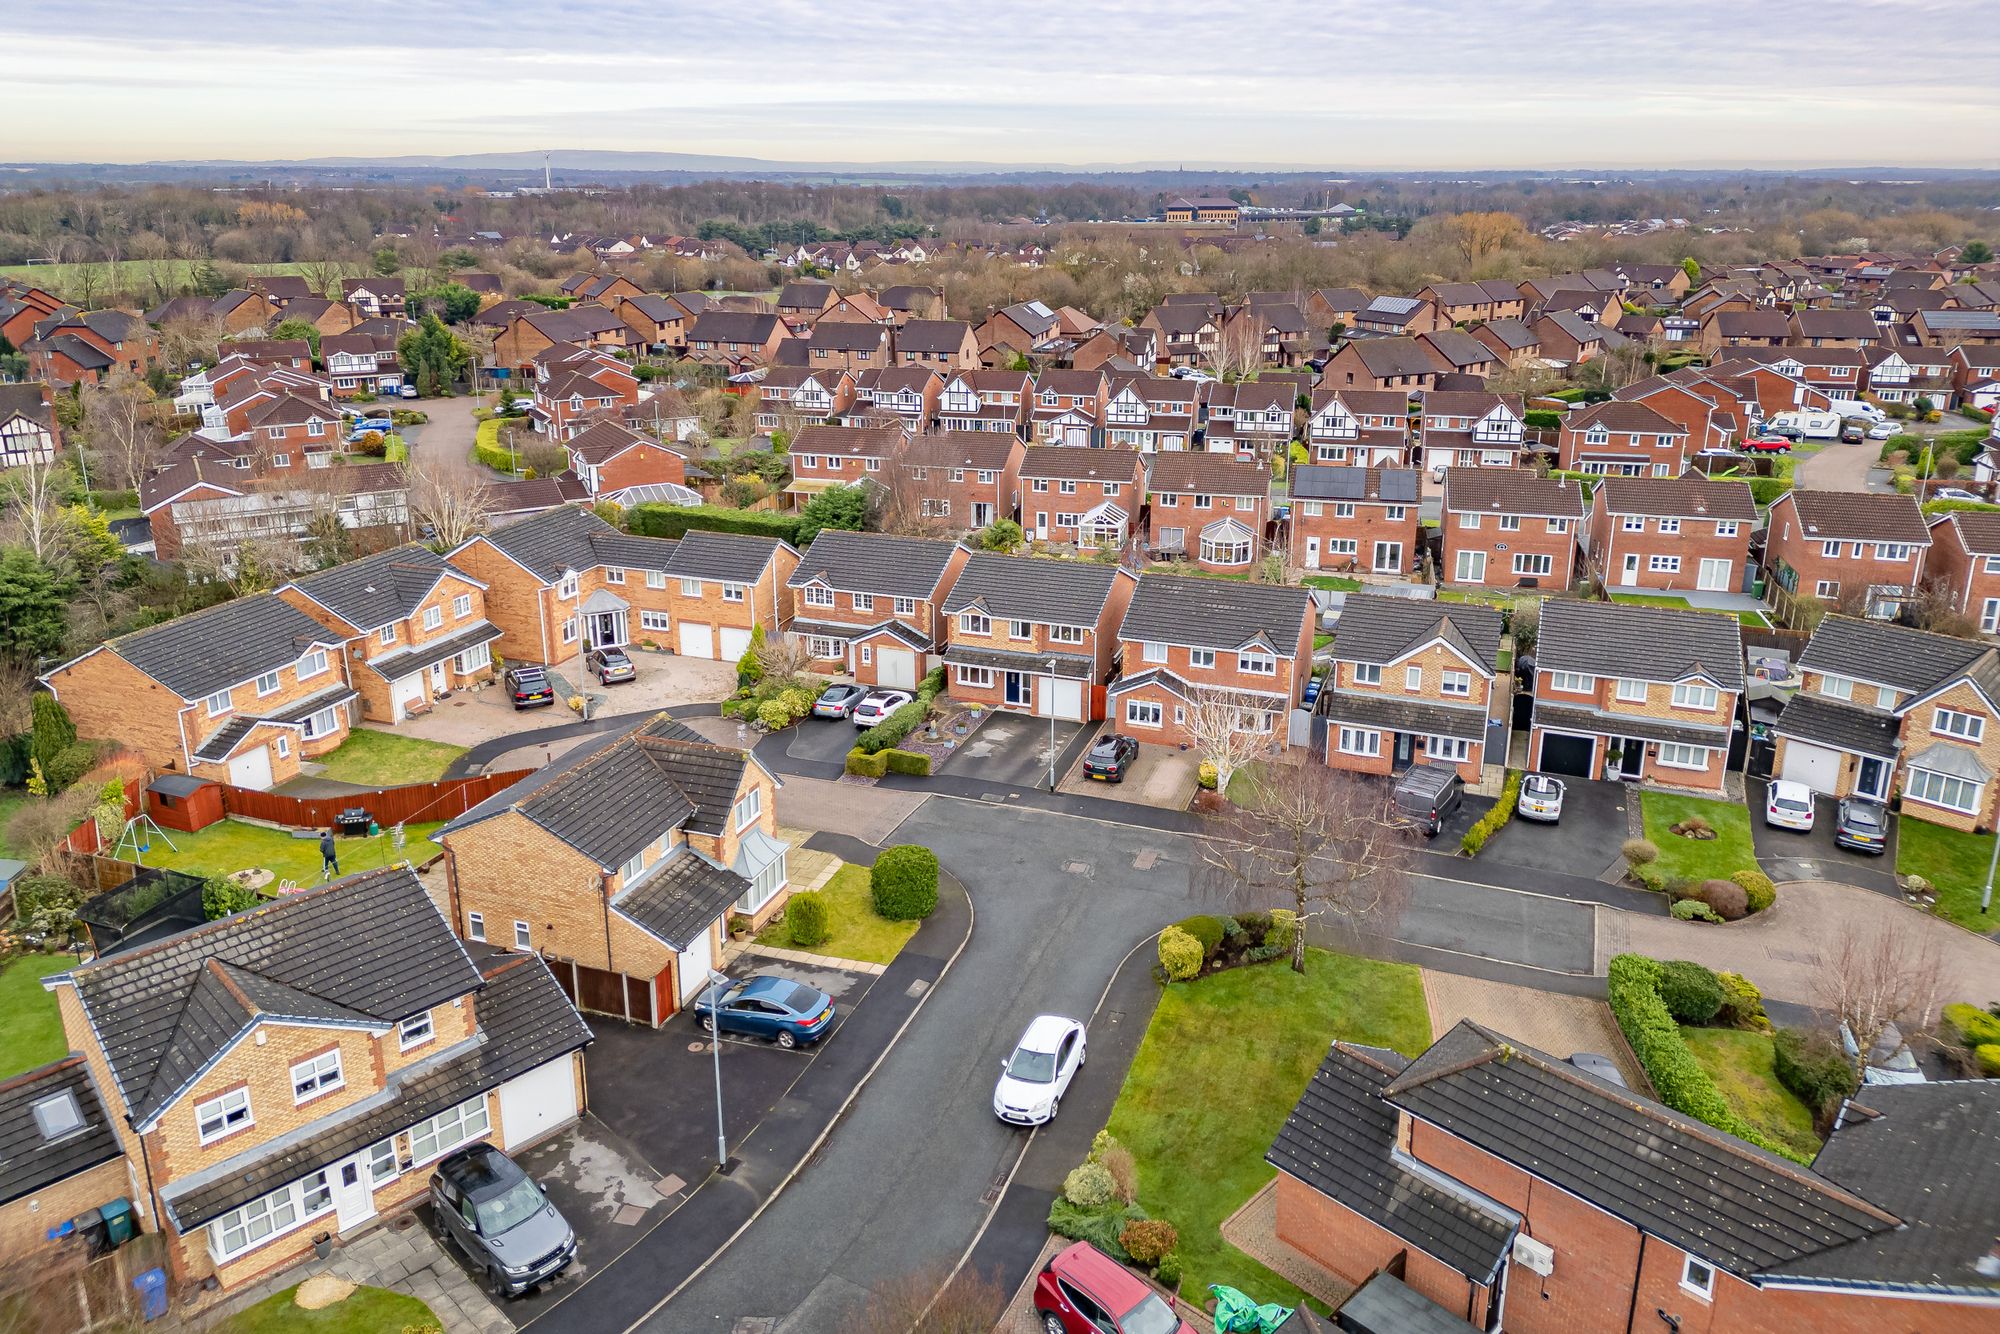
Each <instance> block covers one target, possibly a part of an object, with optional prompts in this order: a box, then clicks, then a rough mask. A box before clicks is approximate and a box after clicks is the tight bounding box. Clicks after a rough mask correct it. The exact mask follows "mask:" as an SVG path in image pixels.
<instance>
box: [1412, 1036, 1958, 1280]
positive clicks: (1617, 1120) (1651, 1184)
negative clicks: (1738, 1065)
mask: <svg viewBox="0 0 2000 1334" xmlns="http://www.w3.org/2000/svg"><path fill="white" fill-rule="evenodd" d="M1382 1098H1383V1100H1384V1101H1386V1102H1387V1103H1389V1104H1390V1105H1391V1106H1394V1107H1399V1108H1401V1109H1402V1110H1404V1111H1406V1112H1408V1113H1410V1114H1411V1115H1413V1116H1416V1117H1418V1118H1420V1119H1421V1120H1424V1121H1427V1122H1429V1123H1430V1124H1432V1125H1434V1126H1437V1127H1438V1128H1439V1129H1441V1130H1444V1131H1446V1132H1447V1133H1449V1134H1452V1135H1455V1136H1457V1137H1458V1138H1460V1139H1462V1140H1465V1141H1466V1142H1467V1143H1469V1144H1471V1145H1473V1146H1474V1147H1476V1148H1479V1149H1481V1150H1484V1151H1485V1152H1486V1153H1489V1154H1491V1155H1493V1156H1494V1157H1496V1158H1498V1159H1500V1160H1501V1161H1502V1162H1504V1163H1509V1164H1511V1165H1513V1166H1515V1167H1518V1168H1520V1169H1521V1170H1522V1171H1524V1172H1527V1173H1529V1174H1531V1175H1532V1176H1535V1177H1538V1178H1540V1179H1541V1180H1543V1181H1547V1182H1549V1183H1551V1184H1553V1185H1555V1186H1557V1187H1559V1188H1561V1189H1563V1190H1565V1191H1568V1192H1569V1193H1570V1194H1572V1195H1574V1196H1576V1197H1577V1198H1578V1199H1581V1200H1583V1201H1585V1202H1586V1203H1589V1204H1591V1205H1594V1206H1596V1207H1597V1208H1599V1209H1602V1210H1604V1211H1605V1212H1606V1213H1608V1214H1611V1215H1612V1216H1613V1217H1615V1218H1620V1219H1623V1220H1625V1221H1626V1222H1628V1223H1630V1224H1632V1225H1633V1226H1634V1227H1637V1228H1639V1229H1640V1230H1642V1231H1644V1232H1647V1233H1650V1234H1651V1235H1653V1236H1656V1237H1659V1238H1660V1239H1661V1240H1663V1241H1666V1242H1667V1243H1669V1244H1670V1245H1674V1246H1678V1247H1680V1248H1681V1249H1682V1250H1685V1251H1687V1252H1689V1253H1690V1254H1693V1255H1697V1256H1700V1257H1701V1258H1703V1259H1705V1260H1709V1261H1712V1262H1714V1263H1715V1264H1716V1265H1718V1266H1720V1267H1721V1268H1723V1269H1726V1270H1728V1271H1729V1272H1730V1273H1733V1274H1737V1275H1750V1274H1757V1273H1761V1272H1763V1271H1765V1270H1767V1269H1769V1268H1771V1267H1772V1266H1773V1265H1778V1264H1782V1263H1784V1262H1786V1261H1789V1260H1795V1259H1797V1258H1799V1257H1801V1256H1806V1255H1813V1254H1816V1253H1818V1252H1821V1251H1825V1250H1829V1249H1831V1248H1833V1247H1835V1246H1840V1245H1843V1244H1845V1243H1847V1242H1851V1241H1854V1240H1856V1239H1858V1238H1861V1237H1865V1236H1869V1235H1871V1234H1874V1233H1879V1232H1883V1231H1886V1230H1888V1229H1890V1228H1893V1227H1894V1226H1895V1225H1896V1220H1895V1219H1894V1218H1893V1217H1890V1216H1888V1215H1887V1214H1885V1213H1884V1212H1883V1211H1882V1210H1880V1209H1877V1208H1875V1207H1873V1206H1871V1205H1869V1204H1868V1203H1867V1202H1865V1201H1863V1200H1861V1199H1859V1198H1857V1197H1855V1196H1853V1195H1852V1194H1850V1193H1849V1192H1848V1191H1846V1190H1844V1189H1842V1188H1841V1187H1839V1186H1837V1185H1835V1184H1834V1183H1833V1182H1831V1181H1828V1180H1826V1179H1825V1178H1824V1177H1820V1176H1816V1175H1814V1174H1813V1173H1811V1172H1809V1171H1807V1170H1806V1169H1804V1168H1802V1167H1799V1166H1797V1165H1796V1164H1793V1163H1789V1162H1787V1161H1785V1160H1784V1159H1783V1158H1780V1157H1778V1156H1777V1155H1776V1154H1773V1153H1766V1152H1765V1151H1764V1150H1762V1149H1757V1148H1753V1147H1752V1146H1750V1145H1748V1144H1746V1143H1744V1142H1743V1141H1741V1140H1738V1139H1736V1138H1734V1137H1733V1136H1730V1135H1726V1134H1723V1133H1721V1132H1720V1131H1717V1130H1714V1129H1712V1128H1710V1127H1709V1126H1706V1125H1703V1124H1702V1123H1700V1122H1699V1121H1696V1120H1694V1119H1693V1118H1692V1117H1688V1116H1683V1115H1681V1114H1680V1113H1679V1112H1675V1111H1672V1110H1670V1109H1668V1108H1666V1107H1663V1106H1661V1105H1660V1104H1658V1103H1656V1102H1653V1101H1652V1100H1650V1099H1647V1098H1642V1097H1640V1096H1638V1095H1637V1094H1633V1093H1630V1092H1627V1091H1626V1090H1623V1089H1616V1088H1613V1087H1612V1086H1611V1085H1609V1084H1606V1083H1603V1082H1601V1081H1599V1080H1595V1079H1591V1078H1589V1077H1588V1076H1585V1075H1583V1074H1580V1073H1578V1072H1577V1071H1575V1070H1574V1069H1572V1068H1570V1067H1569V1066H1568V1065H1567V1063H1566V1062H1563V1061H1560V1060H1557V1059H1556V1058H1554V1057H1552V1056H1547V1055H1544V1054H1543V1053H1541V1052H1538V1051H1535V1050H1534V1049H1533V1048H1530V1047H1526V1046H1523V1045H1521V1044H1520V1043H1517V1042H1513V1041H1510V1040H1509V1039H1507V1038H1505V1037H1502V1036H1500V1035H1499V1034H1497V1033H1493V1032H1491V1031H1489V1030H1487V1029H1485V1028H1481V1027H1480V1026H1479V1025H1477V1024H1474V1023H1472V1022H1471V1021H1469V1020H1467V1021H1461V1022H1460V1023H1459V1024H1458V1025H1457V1027H1455V1028H1453V1029H1452V1030H1451V1031H1450V1032H1449V1033H1447V1034H1445V1035H1444V1036H1443V1037H1441V1038H1439V1039H1438V1040H1437V1041H1436V1042H1434V1043H1432V1044H1431V1047H1430V1050H1428V1051H1426V1052H1425V1053H1424V1054H1423V1055H1422V1056H1419V1057H1418V1058H1417V1059H1416V1060H1414V1061H1412V1062H1410V1064H1409V1065H1408V1066H1407V1067H1405V1068H1404V1070H1403V1071H1402V1073H1401V1074H1399V1075H1398V1076H1396V1077H1395V1078H1394V1079H1392V1080H1391V1081H1390V1082H1389V1083H1388V1084H1387V1085H1386V1086H1385V1087H1384V1089H1383V1091H1382ZM1990 1240H1991V1239H1990V1237H1989V1239H1988V1241H1989V1244H1990Z"/></svg>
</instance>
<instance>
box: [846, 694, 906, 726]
mask: <svg viewBox="0 0 2000 1334" xmlns="http://www.w3.org/2000/svg"><path fill="white" fill-rule="evenodd" d="M915 698H916V696H915V695H912V694H911V693H910V692H909V691H907V690H875V691H870V692H869V693H868V695H867V696H865V697H864V698H863V699H862V701H861V702H860V703H859V704H857V705H855V706H854V714H853V717H854V725H855V726H856V727H873V726H874V725H875V724H877V723H879V722H881V721H882V720H883V719H884V718H887V717H888V716H889V715H890V714H892V713H894V712H895V711H896V710H897V709H900V708H902V707H903V706H904V705H905V704H908V703H909V702H910V701H911V700H913V699H915Z"/></svg>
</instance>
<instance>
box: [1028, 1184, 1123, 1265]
mask: <svg viewBox="0 0 2000 1334" xmlns="http://www.w3.org/2000/svg"><path fill="white" fill-rule="evenodd" d="M1145 1216H1146V1211H1145V1210H1144V1209H1141V1208H1140V1207H1139V1206H1138V1205H1136V1204H1128V1205H1126V1206H1125V1207H1124V1208H1122V1209H1120V1208H1115V1207H1109V1206H1102V1205H1101V1206H1099V1207H1098V1208H1095V1209H1085V1208H1083V1207H1081V1206H1079V1205H1075V1204H1072V1203H1070V1202H1069V1201H1068V1200H1066V1199H1063V1198H1062V1197H1060V1196H1058V1197H1057V1198H1056V1201H1055V1203H1054V1204H1051V1205H1050V1206H1049V1231H1051V1232H1053V1233H1055V1234H1056V1235H1057V1236H1059V1237H1068V1238H1069V1239H1070V1240H1071V1241H1087V1242H1089V1243H1090V1244H1091V1245H1093V1246H1095V1247H1097V1249H1098V1250H1100V1251H1103V1252H1104V1253H1105V1254H1106V1255H1108V1256H1110V1257H1111V1258H1112V1259H1114V1260H1117V1261H1118V1262H1120V1263H1121V1264H1122V1263H1124V1261H1125V1259H1126V1255H1125V1248H1124V1246H1122V1245H1120V1244H1119V1241H1118V1234H1119V1233H1121V1232H1123V1231H1124V1230H1125V1225H1126V1224H1127V1223H1130V1222H1132V1221H1134V1220H1135V1219H1140V1218H1144V1217H1145Z"/></svg>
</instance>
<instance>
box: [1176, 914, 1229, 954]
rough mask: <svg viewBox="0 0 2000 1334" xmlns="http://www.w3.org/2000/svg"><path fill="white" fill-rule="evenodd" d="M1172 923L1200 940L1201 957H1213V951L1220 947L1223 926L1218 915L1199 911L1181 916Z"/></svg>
mask: <svg viewBox="0 0 2000 1334" xmlns="http://www.w3.org/2000/svg"><path fill="white" fill-rule="evenodd" d="M1174 925H1175V926H1177V927H1179V928H1180V929H1181V930H1183V931H1185V932H1187V933H1188V934H1189V935H1191V936H1193V937H1194V938H1195V939H1196V940H1198V941H1200V942H1201V957H1202V958H1204V959H1208V958H1212V957H1214V955H1215V952H1216V951H1217V950H1219V949H1221V948H1222V937H1223V927H1222V919H1221V918H1220V917H1211V916H1209V915H1208V914H1206V913H1201V914H1198V915H1196V916H1194V917H1183V918H1181V920H1180V921H1178V922H1175V923H1174Z"/></svg>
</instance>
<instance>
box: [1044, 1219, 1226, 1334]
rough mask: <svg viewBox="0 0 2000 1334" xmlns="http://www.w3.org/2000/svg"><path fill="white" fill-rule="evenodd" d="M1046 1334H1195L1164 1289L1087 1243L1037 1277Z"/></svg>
mask: <svg viewBox="0 0 2000 1334" xmlns="http://www.w3.org/2000/svg"><path fill="white" fill-rule="evenodd" d="M1035 1314H1036V1315H1038V1316H1040V1317H1041V1321H1042V1329H1043V1331H1044V1334H1194V1326H1192V1325H1190V1324H1188V1323H1187V1322H1186V1321H1184V1320H1182V1319H1181V1318H1180V1317H1179V1316H1177V1315H1175V1314H1174V1308H1173V1307H1172V1306H1171V1305H1170V1304H1169V1303H1168V1302H1167V1299H1166V1298H1165V1297H1162V1296H1161V1295H1160V1294H1159V1292H1158V1290H1156V1289H1155V1288H1154V1287H1153V1286H1152V1285H1151V1284H1149V1283H1147V1282H1146V1281H1145V1280H1144V1279H1142V1278H1140V1277H1139V1276H1138V1275H1137V1274H1134V1273H1133V1272H1132V1271H1131V1270H1129V1269H1127V1268H1126V1267H1125V1266H1124V1265H1121V1264H1119V1263H1118V1262H1117V1261H1116V1260H1114V1259H1112V1258H1111V1257H1110V1256H1108V1255H1106V1254H1105V1253H1104V1252H1103V1251H1100V1250H1098V1249H1097V1248H1096V1247H1095V1246H1093V1245H1091V1244H1090V1243H1089V1242H1087V1241H1079V1242H1078V1243H1076V1245H1074V1246H1071V1247H1070V1248H1069V1249H1068V1250H1065V1251H1062V1252H1059V1253H1058V1254H1057V1255H1056V1257H1055V1258H1054V1259H1053V1260H1050V1261H1049V1263H1048V1266H1047V1267H1046V1268H1044V1269H1043V1270H1042V1272H1041V1273H1040V1274H1038V1275H1036V1277H1035Z"/></svg>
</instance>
